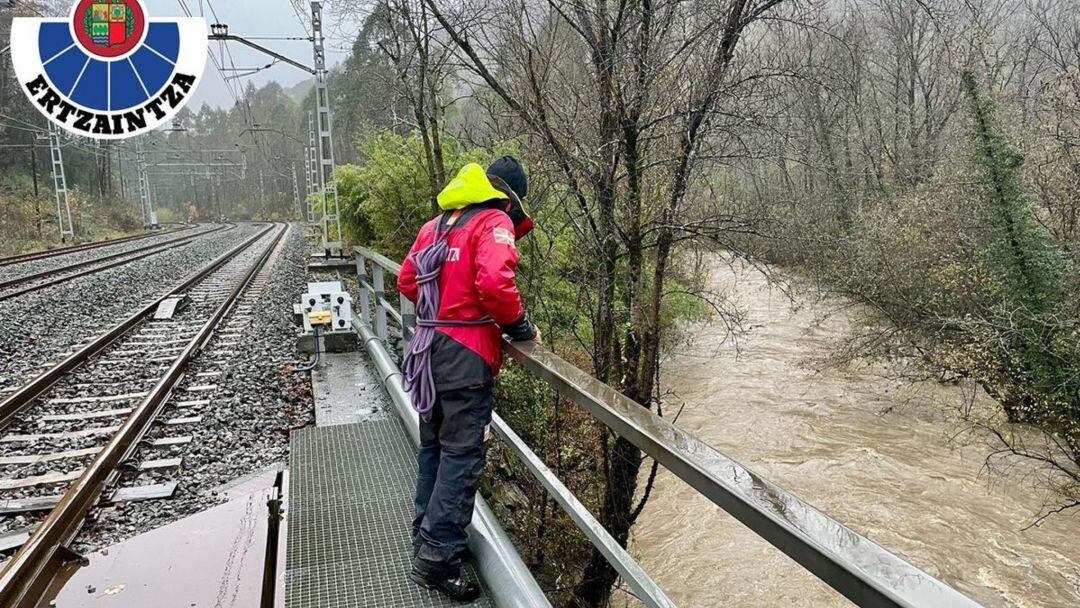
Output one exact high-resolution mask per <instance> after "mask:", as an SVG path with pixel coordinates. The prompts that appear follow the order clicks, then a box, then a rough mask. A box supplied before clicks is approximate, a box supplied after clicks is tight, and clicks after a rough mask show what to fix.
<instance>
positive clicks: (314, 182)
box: [307, 112, 319, 224]
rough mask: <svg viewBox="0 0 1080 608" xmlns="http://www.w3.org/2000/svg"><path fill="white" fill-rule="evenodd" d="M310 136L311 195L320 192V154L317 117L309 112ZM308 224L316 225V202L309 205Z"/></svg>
mask: <svg viewBox="0 0 1080 608" xmlns="http://www.w3.org/2000/svg"><path fill="white" fill-rule="evenodd" d="M308 135H309V138H310V139H309V143H308V150H307V152H308V153H307V166H308V186H309V191H310V192H311V194H317V193H318V192H319V176H318V175H317V172H318V170H319V169H318V160H317V159H318V152H317V151H316V147H315V115H314V114H312V113H311V112H308ZM307 216H308V222H309V223H312V224H314V223H315V200H314V199H311V200H309V201H308V205H307Z"/></svg>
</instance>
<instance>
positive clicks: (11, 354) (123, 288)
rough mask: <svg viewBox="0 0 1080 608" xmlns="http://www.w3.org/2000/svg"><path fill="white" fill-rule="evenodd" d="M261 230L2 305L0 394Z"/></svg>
mask: <svg viewBox="0 0 1080 608" xmlns="http://www.w3.org/2000/svg"><path fill="white" fill-rule="evenodd" d="M259 229H260V227H259V226H256V225H251V224H242V225H239V226H237V227H235V228H232V229H228V230H221V231H217V232H214V233H211V234H206V235H203V236H200V237H198V238H196V239H195V240H194V241H193V242H191V243H190V244H188V245H186V246H183V247H180V248H177V249H173V250H169V251H166V252H162V253H160V254H157V255H154V256H151V257H149V258H146V259H142V260H138V261H135V262H132V263H131V264H127V265H124V266H120V267H117V268H113V269H110V270H106V271H103V272H100V273H95V274H92V275H89V276H85V277H81V278H78V279H74V280H72V281H69V282H66V283H61V284H59V285H54V286H52V287H47V288H45V289H41V290H39V291H35V292H31V293H27V294H24V295H22V296H19V297H17V298H14V299H11V300H7V301H5V302H3V304H2V305H0V391H2V390H3V389H5V388H12V387H17V386H19V385H21V384H23V383H25V382H26V381H28V380H30V379H31V378H33V377H35V376H37V375H38V374H39V373H41V372H42V371H43V368H44V367H46V366H47V365H48V364H54V363H56V362H57V361H58V360H59V358H60V357H61V356H62V355H64V354H65V353H68V352H70V349H72V347H74V346H76V345H80V344H83V343H85V342H87V341H89V340H90V339H92V338H94V337H95V336H98V335H101V333H103V332H104V331H105V330H107V329H108V328H110V327H112V326H114V325H116V324H117V323H119V322H120V321H121V320H123V319H125V318H127V317H128V316H130V315H131V314H132V313H133V312H134V311H135V310H137V309H139V308H141V307H142V306H145V305H146V304H147V303H148V302H149V301H151V300H153V299H155V298H156V297H159V296H161V295H163V294H164V293H166V292H167V291H168V290H170V289H171V288H172V287H174V286H175V285H177V284H179V283H180V282H181V281H183V280H184V278H186V277H188V276H190V275H191V274H192V273H193V272H195V271H196V270H198V269H200V268H202V267H203V266H205V265H206V264H207V263H209V262H210V261H211V260H213V259H214V258H215V257H217V256H219V255H221V254H223V253H225V252H226V251H227V250H228V249H230V248H232V247H234V246H235V245H237V244H239V243H240V242H242V241H243V240H244V239H246V238H247V237H249V236H251V235H252V234H254V233H255V232H256V231H257V230H259ZM3 394H4V393H2V392H0V398H2V396H3Z"/></svg>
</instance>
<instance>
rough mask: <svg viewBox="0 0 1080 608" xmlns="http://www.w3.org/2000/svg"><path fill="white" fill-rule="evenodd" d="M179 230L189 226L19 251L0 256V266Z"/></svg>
mask: <svg viewBox="0 0 1080 608" xmlns="http://www.w3.org/2000/svg"><path fill="white" fill-rule="evenodd" d="M181 230H190V228H186V227H185V228H177V229H175V230H166V231H164V232H157V233H150V234H136V235H135V236H125V237H120V238H118V239H109V240H107V241H97V242H96V243H83V244H82V245H72V246H70V247H61V248H59V249H48V250H45V251H32V252H30V253H20V254H18V255H12V256H8V257H4V258H0V267H3V266H11V265H12V264H21V263H23V262H36V261H37V260H45V259H48V258H55V257H57V256H61V255H67V254H69V253H78V252H80V251H89V250H91V249H98V248H100V247H108V246H109V245H119V244H121V243H127V242H130V241H138V240H140V239H148V238H150V237H153V236H161V235H163V234H172V233H173V232H180V231H181Z"/></svg>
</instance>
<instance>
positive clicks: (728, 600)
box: [631, 265, 1080, 608]
mask: <svg viewBox="0 0 1080 608" xmlns="http://www.w3.org/2000/svg"><path fill="white" fill-rule="evenodd" d="M713 282H714V288H715V289H716V290H717V291H720V292H722V293H726V294H728V295H729V297H730V298H731V299H732V301H734V302H735V303H736V304H737V305H738V307H739V308H740V309H741V310H743V311H744V312H745V314H746V318H745V319H744V326H745V327H746V328H748V331H747V333H746V334H745V335H743V336H741V337H740V339H739V340H738V341H737V342H736V341H732V340H725V337H726V335H727V334H726V329H725V328H724V327H722V326H720V325H719V324H716V323H713V324H709V323H706V324H702V325H701V326H699V327H695V328H692V329H691V331H692V332H693V333H696V334H697V338H696V339H695V340H694V342H693V343H691V344H689V345H683V346H680V347H678V348H676V349H674V350H673V351H672V352H670V353H669V354H668V355H667V357H666V360H665V362H664V386H665V388H667V389H670V390H671V391H672V392H673V393H674V394H673V395H671V396H669V397H668V398H667V399H666V405H665V408H664V410H665V412H668V413H669V414H670V413H673V412H675V411H677V410H678V409H679V407H680V406H682V405H684V404H685V408H684V411H683V413H682V415H681V416H680V417H679V420H678V423H677V424H678V425H679V426H680V427H682V428H683V429H685V430H687V431H689V432H691V433H694V434H696V435H697V436H698V437H700V438H701V439H703V440H705V441H707V442H708V443H710V444H712V445H714V446H715V447H716V448H718V449H719V450H721V451H723V452H725V453H727V454H728V455H730V456H732V457H734V458H735V459H737V460H739V461H741V462H742V463H743V464H744V465H746V466H748V467H749V468H750V469H752V470H755V471H757V472H758V473H760V474H762V475H763V476H765V477H766V478H768V479H770V480H772V481H773V482H776V483H778V484H780V485H781V486H783V487H785V488H786V489H788V490H790V491H792V492H794V493H795V494H797V495H798V496H800V497H801V498H803V499H805V500H807V501H809V502H810V503H811V504H814V505H815V506H817V507H818V508H820V509H821V510H823V511H824V512H826V513H828V514H829V515H831V516H833V517H835V518H836V519H838V520H840V521H841V522H843V523H845V524H847V525H848V526H850V527H851V528H853V529H855V530H856V531H858V532H860V533H862V534H865V535H867V536H869V537H870V538H871V539H873V540H874V541H876V542H878V543H880V544H882V545H884V546H885V547H887V548H889V549H890V550H892V551H894V552H897V553H899V554H900V555H902V556H904V557H905V558H907V559H908V560H910V561H912V562H913V563H915V564H916V565H918V566H919V567H921V568H923V569H924V570H926V571H928V572H930V573H932V574H934V575H935V576H938V577H940V578H942V579H943V580H945V581H946V582H948V583H949V584H951V585H953V586H955V587H956V588H957V589H959V590H961V591H962V592H964V593H966V594H968V595H969V596H971V597H972V598H974V599H976V600H977V601H979V602H981V603H983V604H984V605H986V606H988V607H999V606H1000V607H1004V606H1018V607H1024V608H1027V607H1047V608H1049V607H1062V606H1075V605H1080V536H1078V535H1077V534H1076V530H1077V529H1078V524H1080V516H1077V515H1076V514H1072V513H1067V514H1065V515H1061V516H1055V517H1051V518H1049V519H1047V520H1046V521H1045V522H1043V523H1042V524H1041V525H1039V526H1036V527H1032V528H1030V529H1027V530H1026V531H1025V530H1023V529H1024V528H1025V527H1028V526H1029V525H1030V524H1032V522H1034V521H1035V520H1036V519H1037V517H1038V516H1039V514H1040V513H1041V512H1042V510H1043V507H1044V506H1045V505H1046V504H1047V501H1050V500H1052V497H1051V496H1048V495H1047V494H1046V493H1045V492H1044V491H1042V490H1040V489H1039V488H1037V487H1036V484H1035V482H1034V480H1033V479H1032V473H1033V469H1032V468H1031V467H1030V465H1027V464H1020V465H1019V466H1017V467H1015V468H1013V469H1012V470H1011V471H1009V473H1008V474H1007V476H1006V475H1004V474H1002V473H999V472H993V473H987V471H986V470H985V467H984V462H985V458H986V456H987V454H988V453H989V451H990V449H991V448H990V447H989V445H988V441H989V440H988V438H987V437H985V436H984V435H983V434H981V433H979V432H978V431H972V430H971V429H970V425H968V424H967V423H965V422H964V421H963V419H962V418H961V417H960V416H959V415H957V411H958V408H959V407H961V404H964V403H968V405H969V406H971V407H976V408H979V407H990V405H991V404H990V403H988V402H987V401H986V400H988V397H986V396H985V395H982V394H980V393H979V392H977V391H975V392H974V399H975V402H974V404H973V405H972V404H971V400H972V398H973V391H972V390H971V389H970V388H965V387H963V386H950V385H942V384H940V383H938V382H934V381H913V380H911V379H910V377H907V376H906V375H905V374H904V371H905V370H903V369H900V368H897V367H887V366H881V365H874V366H867V367H863V368H860V369H851V368H844V369H837V368H835V367H833V366H829V365H827V364H826V363H825V361H826V360H827V359H828V358H829V356H830V355H831V354H832V353H833V352H835V348H836V347H837V345H838V344H839V343H840V342H841V341H842V340H843V338H844V337H845V336H847V335H849V333H850V331H851V324H852V323H853V320H854V316H853V315H852V314H851V312H850V311H849V310H845V308H846V306H847V305H846V303H844V302H841V301H838V300H831V301H830V300H819V299H816V298H812V297H809V296H806V295H803V296H799V295H797V296H796V298H795V302H794V305H793V303H792V302H791V301H790V300H789V299H788V298H787V297H786V296H784V295H783V294H781V293H779V292H776V291H774V290H771V289H770V288H769V285H768V282H767V281H766V279H765V277H764V276H763V275H762V274H761V273H759V272H758V271H756V270H753V269H750V268H741V269H738V270H737V271H733V270H732V269H730V268H728V267H727V266H726V265H719V266H718V269H717V270H716V271H715V274H714V277H713ZM647 474H648V467H647V466H646V467H643V474H642V483H644V480H645V477H646V476H647ZM631 552H632V554H633V555H635V556H637V557H638V558H639V559H640V560H641V561H642V563H643V565H644V567H645V570H646V571H647V572H649V573H650V574H651V575H652V576H653V577H654V578H655V579H656V580H657V582H658V583H659V584H660V586H661V587H662V588H663V589H665V591H667V592H668V593H669V594H670V595H671V597H672V599H674V600H675V601H676V602H677V603H678V604H679V605H680V606H685V607H695V606H720V605H723V606H725V607H726V608H728V607H740V606H745V607H751V606H753V607H758V606H780V605H783V606H785V608H796V607H807V608H809V607H814V608H818V607H822V606H848V605H850V604H849V603H848V602H847V601H846V600H844V599H843V598H841V597H840V596H838V595H837V594H836V593H834V592H833V591H832V590H831V589H829V588H828V587H826V586H825V585H824V584H823V583H820V582H819V581H817V580H816V579H815V578H813V577H812V576H811V575H809V574H807V573H806V572H805V571H803V570H802V568H800V567H799V566H798V565H796V564H795V563H794V562H793V561H791V560H790V559H788V558H786V557H785V556H783V555H782V554H781V553H780V552H779V551H777V550H775V549H773V548H772V547H771V546H769V545H768V544H767V543H765V542H764V541H762V540H760V539H758V538H757V537H756V536H755V535H754V534H753V533H752V532H750V531H748V530H747V529H745V528H744V527H743V526H742V525H741V524H739V523H737V522H735V521H734V520H733V519H732V518H731V517H729V516H728V515H726V514H725V513H723V512H722V511H721V510H720V509H719V508H717V507H715V506H714V505H712V504H711V503H709V502H708V501H706V500H705V499H703V498H701V497H700V496H698V495H697V494H696V492H694V491H693V490H692V489H690V488H689V487H688V486H686V485H685V484H684V483H682V482H681V481H679V480H678V479H676V478H675V477H674V476H672V475H670V474H667V473H666V472H663V471H662V472H661V474H660V475H659V477H658V479H657V483H656V489H655V491H654V493H653V498H652V500H651V501H650V503H649V504H648V506H647V507H646V509H645V511H644V512H643V514H642V516H641V518H640V519H639V520H638V523H637V525H636V527H635V529H634V533H633V540H632V544H631Z"/></svg>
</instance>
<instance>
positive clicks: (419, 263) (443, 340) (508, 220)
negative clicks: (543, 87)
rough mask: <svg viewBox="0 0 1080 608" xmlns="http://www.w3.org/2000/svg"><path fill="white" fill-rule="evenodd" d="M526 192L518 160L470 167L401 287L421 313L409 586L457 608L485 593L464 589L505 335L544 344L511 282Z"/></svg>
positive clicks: (410, 376)
mask: <svg viewBox="0 0 1080 608" xmlns="http://www.w3.org/2000/svg"><path fill="white" fill-rule="evenodd" d="M527 192H528V180H527V177H526V175H525V171H524V170H523V169H522V167H521V164H520V163H518V161H517V160H516V159H514V158H512V157H503V158H501V159H499V160H498V161H496V162H495V163H494V164H492V166H491V167H490V168H489V169H488V170H487V171H486V172H485V171H484V170H483V169H482V168H481V167H480V166H479V165H476V164H469V165H466V166H465V167H464V168H462V169H461V171H459V172H458V174H457V175H456V176H455V177H454V179H453V181H451V182H450V184H449V185H447V186H446V188H445V189H443V191H442V192H441V193H440V194H439V197H438V201H439V207H440V208H441V209H442V210H443V214H442V215H440V216H439V217H436V218H435V219H433V220H431V221H430V222H428V223H427V224H425V225H424V227H423V228H421V229H420V234H419V235H418V236H417V237H416V242H415V243H414V244H413V246H412V249H411V250H410V251H409V255H408V256H407V257H406V258H405V262H404V263H403V264H402V265H401V274H400V276H399V277H398V287H399V289H400V290H401V293H402V295H404V296H405V297H406V298H408V299H410V300H412V301H413V302H415V303H416V313H417V332H416V336H415V337H414V339H413V342H412V345H411V347H410V349H409V353H408V354H407V355H406V357H405V362H404V364H403V368H404V376H405V384H406V387H407V388H408V389H409V391H410V393H411V395H412V399H413V406H414V407H415V408H416V409H417V411H418V412H419V414H420V452H419V455H418V457H417V464H418V474H417V483H416V499H415V507H416V511H415V514H416V515H415V519H414V520H413V546H414V548H415V551H416V553H415V557H414V559H413V569H412V572H411V573H410V577H411V578H412V579H413V580H414V581H416V582H417V583H419V584H420V585H423V586H425V587H427V588H429V589H437V590H439V591H441V592H443V593H445V594H447V595H448V596H450V597H452V598H454V599H456V600H460V601H471V600H473V599H476V598H477V597H478V596H479V595H480V590H479V588H478V587H477V586H476V585H474V584H473V583H470V582H468V581H465V580H464V579H462V577H461V561H462V555H463V554H464V553H465V551H466V542H467V538H468V536H467V533H466V531H465V528H466V527H467V526H468V525H469V522H470V521H472V514H473V505H474V502H475V497H476V490H477V487H478V485H479V483H480V474H481V473H482V471H483V468H484V456H485V454H484V431H485V429H486V427H487V425H488V424H490V423H491V408H492V386H493V383H494V379H495V376H496V375H498V373H499V368H500V366H501V365H502V357H503V355H502V336H503V334H504V333H505V334H506V335H507V336H509V337H510V339H512V340H535V341H536V342H537V343H539V342H540V333H539V331H537V329H536V327H535V326H534V325H533V324H532V323H531V322H530V321H529V318H528V316H527V315H526V314H525V309H524V307H523V306H522V302H521V294H520V293H519V292H518V289H517V285H516V284H515V282H514V277H515V269H516V268H517V265H518V261H519V258H518V253H517V248H516V245H515V242H516V241H517V239H519V238H521V237H523V236H524V235H525V234H527V233H528V232H529V231H530V230H532V227H533V223H532V220H531V219H530V218H529V217H528V215H527V214H526V213H525V208H524V206H523V205H522V203H521V199H523V198H524V197H525V195H526V194H527Z"/></svg>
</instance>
